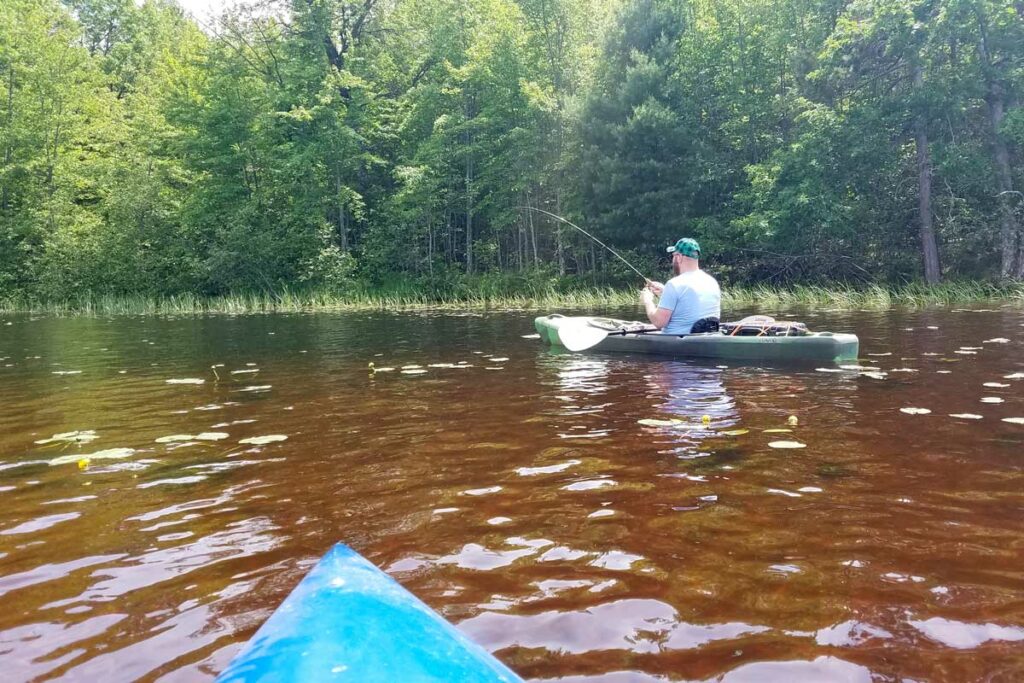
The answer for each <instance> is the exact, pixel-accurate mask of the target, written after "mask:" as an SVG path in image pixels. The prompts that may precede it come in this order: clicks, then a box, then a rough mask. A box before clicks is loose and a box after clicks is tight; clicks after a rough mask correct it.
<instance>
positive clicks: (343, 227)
mask: <svg viewBox="0 0 1024 683" xmlns="http://www.w3.org/2000/svg"><path fill="white" fill-rule="evenodd" d="M334 195H335V201H336V202H337V208H338V240H339V242H340V243H341V244H340V246H341V251H342V252H347V251H348V212H347V211H346V210H345V202H344V201H343V200H342V198H341V169H340V168H339V167H338V165H337V164H335V166H334Z"/></svg>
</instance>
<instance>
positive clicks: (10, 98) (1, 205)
mask: <svg viewBox="0 0 1024 683" xmlns="http://www.w3.org/2000/svg"><path fill="white" fill-rule="evenodd" d="M7 71H8V74H9V76H10V80H8V82H7V130H8V131H10V130H11V126H13V125H14V62H13V61H12V62H11V65H10V66H9V67H8V70H7ZM13 155H14V145H13V144H12V143H11V142H10V141H9V140H8V142H7V145H6V146H5V148H4V169H5V170H6V169H7V168H8V167H9V166H10V165H11V157H12V156H13ZM0 194H2V196H0V211H4V212H6V211H7V208H8V207H9V206H10V189H9V188H8V186H7V183H4V188H3V191H2V193H0Z"/></svg>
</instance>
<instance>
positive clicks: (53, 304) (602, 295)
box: [0, 282, 1024, 315]
mask: <svg viewBox="0 0 1024 683" xmlns="http://www.w3.org/2000/svg"><path fill="white" fill-rule="evenodd" d="M983 302H990V303H994V304H1002V305H1005V304H1011V305H1024V284H1020V283H1018V284H1010V285H997V284H992V283H983V282H956V283H947V284H941V285H934V286H927V285H921V284H909V285H900V286H881V285H875V286H870V287H864V288H854V287H822V286H794V287H772V286H754V287H727V288H724V290H723V297H722V304H723V307H725V308H726V309H729V308H752V307H761V308H764V309H770V310H775V309H785V308H795V307H813V308H827V309H834V310H859V309H879V310H880V309H888V308H893V307H897V306H904V307H911V308H919V307H927V306H943V305H955V304H972V303H974V304H976V303H983ZM634 304H636V292H635V291H634V290H624V289H614V288H600V287H595V288H587V289H576V290H569V291H559V290H556V289H554V288H550V289H531V290H529V291H524V292H519V293H517V292H510V293H508V294H492V295H487V296H483V295H474V294H468V295H464V296H459V295H456V296H437V295H433V294H430V293H426V292H421V293H417V292H415V291H412V290H403V291H395V292H388V291H369V290H367V291H360V292H355V293H347V294H337V293H332V292H321V291H304V292H289V291H286V292H283V293H246V294H231V295H224V296H212V297H208V296H198V295H192V294H183V295H175V296H163V297H152V296H141V295H120V296H118V295H85V296H82V297H78V298H74V299H65V300H60V301H40V300H35V299H29V298H9V299H5V300H0V312H4V313H47V314H54V315H168V314H198V313H223V314H243V313H271V312H274V313H306V312H318V311H323V312H330V311H372V310H495V309H497V310H510V309H511V310H554V309H559V310H581V311H582V310H590V311H596V310H600V309H602V308H623V307H627V306H632V305H634Z"/></svg>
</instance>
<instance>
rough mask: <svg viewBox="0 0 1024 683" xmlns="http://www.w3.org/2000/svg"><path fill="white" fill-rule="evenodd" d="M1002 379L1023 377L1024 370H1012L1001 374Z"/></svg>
mask: <svg viewBox="0 0 1024 683" xmlns="http://www.w3.org/2000/svg"><path fill="white" fill-rule="evenodd" d="M1003 379H1024V372H1014V373H1013V374H1010V375H1003Z"/></svg>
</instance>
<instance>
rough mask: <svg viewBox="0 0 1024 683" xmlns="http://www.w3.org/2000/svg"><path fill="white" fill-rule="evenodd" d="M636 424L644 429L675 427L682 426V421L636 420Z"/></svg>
mask: <svg viewBox="0 0 1024 683" xmlns="http://www.w3.org/2000/svg"><path fill="white" fill-rule="evenodd" d="M636 423H637V424H641V425H643V426H645V427H675V426H676V425H681V424H683V421H682V420H652V419H643V420H637V421H636Z"/></svg>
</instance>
